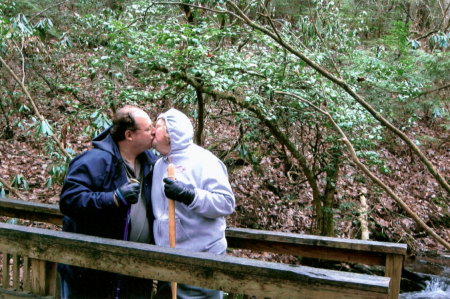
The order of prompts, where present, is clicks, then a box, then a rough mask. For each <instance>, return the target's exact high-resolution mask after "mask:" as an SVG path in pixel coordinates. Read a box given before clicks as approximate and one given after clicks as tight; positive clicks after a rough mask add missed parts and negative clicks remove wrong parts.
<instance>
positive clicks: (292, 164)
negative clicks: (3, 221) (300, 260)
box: [0, 0, 450, 259]
mask: <svg viewBox="0 0 450 299" xmlns="http://www.w3.org/2000/svg"><path fill="white" fill-rule="evenodd" d="M449 6H450V0H431V1H421V0H414V1H396V0H381V1H371V0H340V1H320V0H296V1H288V0H278V1H276V0H273V1H270V0H264V1H247V0H236V1H193V0H192V1H191V0H183V1H180V2H175V1H172V2H169V1H125V0H100V1H94V0H72V1H70V0H66V1H56V2H55V1H50V0H39V1H37V0H17V1H12V0H3V1H1V2H0V58H1V65H0V197H9V198H16V199H24V200H28V201H35V202H42V203H51V204H57V203H58V201H59V192H60V188H61V184H62V181H63V179H64V175H65V172H66V169H67V165H68V162H69V161H70V159H71V158H72V157H74V156H75V155H77V154H79V153H81V152H82V151H84V150H87V149H89V148H90V140H91V139H92V137H93V136H95V135H96V134H98V133H99V132H101V131H102V130H103V129H104V128H106V127H107V126H108V125H109V124H110V119H111V116H112V114H113V112H114V111H115V109H116V108H117V107H120V106H122V105H124V104H134V105H138V106H140V107H142V108H144V109H145V110H146V111H147V112H148V113H149V114H150V116H151V117H152V118H153V119H154V118H155V117H156V116H157V115H158V114H159V113H161V112H163V111H165V110H167V109H168V108H170V107H176V108H178V109H180V110H182V111H184V112H185V113H186V114H188V115H189V116H190V117H191V118H192V120H193V121H194V123H195V142H196V143H197V144H200V145H202V146H204V147H206V148H208V149H209V150H211V151H212V152H213V153H214V154H216V155H217V156H218V157H219V158H220V159H222V160H223V161H224V163H225V164H226V165H227V167H228V171H229V177H230V181H231V184H232V187H233V190H234V192H235V195H236V200H237V208H236V212H235V213H234V214H233V215H232V216H230V217H229V219H228V225H229V226H238V227H250V228H257V229H265V230H272V231H287V232H295V233H311V234H320V235H328V236H337V237H343V238H362V239H367V238H370V239H371V240H378V241H392V242H402V243H407V244H408V250H409V253H411V254H425V253H426V254H430V253H432V254H436V253H442V252H444V251H447V252H448V251H450V247H449V245H448V242H449V240H450V210H449V206H448V203H449V194H450V187H449V183H448V182H449V176H450V167H449V165H450V159H449V156H450V149H449V144H450V136H449V132H450V131H449V130H450V114H449V108H450V107H449V106H450V101H449V94H450V92H449V89H450V80H449V78H450V72H449V69H450V59H449V58H450V52H449V39H450V33H449V27H450V24H449V19H450V7H449ZM14 221H15V220H14ZM35 225H37V224H35ZM237 254H239V253H237ZM241 254H243V255H245V252H242V253H241ZM267 258H268V259H270V258H272V257H271V256H267Z"/></svg>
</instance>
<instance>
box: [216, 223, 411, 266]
mask: <svg viewBox="0 0 450 299" xmlns="http://www.w3.org/2000/svg"><path fill="white" fill-rule="evenodd" d="M225 233H226V238H227V241H228V245H229V247H233V246H236V248H246V249H253V250H260V251H270V252H277V253H284V254H291V255H298V256H306V257H312V258H320V259H325V260H336V261H343V262H352V263H361V264H367V265H381V266H385V265H386V255H388V254H389V255H390V254H394V255H400V256H405V255H406V249H407V245H406V244H399V243H388V242H376V241H364V240H356V239H342V238H332V237H323V236H314V235H303V234H293V233H284V232H272V231H263V230H254V229H248V228H227V230H226V232H225Z"/></svg>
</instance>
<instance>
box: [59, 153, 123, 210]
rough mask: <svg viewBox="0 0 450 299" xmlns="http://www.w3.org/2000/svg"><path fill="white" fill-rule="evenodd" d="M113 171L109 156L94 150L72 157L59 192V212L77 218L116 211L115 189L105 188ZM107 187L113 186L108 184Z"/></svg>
mask: <svg viewBox="0 0 450 299" xmlns="http://www.w3.org/2000/svg"><path fill="white" fill-rule="evenodd" d="M112 168H113V165H112V157H111V156H110V155H102V153H99V151H97V150H95V149H94V150H90V151H87V152H86V153H84V154H82V155H81V156H79V157H77V158H75V159H74V160H73V161H72V162H71V163H70V166H69V170H68V173H67V176H66V179H65V181H64V185H63V188H62V191H61V195H60V202H59V204H60V209H61V212H62V213H63V214H65V215H68V216H71V217H77V216H88V215H91V214H96V213H99V212H100V213H101V212H102V211H106V210H111V209H118V207H117V206H116V204H115V202H114V198H113V191H114V190H108V189H107V188H105V186H106V185H105V182H106V178H107V177H109V176H110V175H111V171H113V170H112ZM108 185H111V186H112V185H113V184H111V183H110V182H108ZM109 188H112V187H109ZM105 190H106V191H105Z"/></svg>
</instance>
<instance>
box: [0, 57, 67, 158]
mask: <svg viewBox="0 0 450 299" xmlns="http://www.w3.org/2000/svg"><path fill="white" fill-rule="evenodd" d="M0 62H1V63H2V64H3V65H4V66H5V68H6V69H7V70H8V72H9V73H10V74H11V76H13V78H14V80H16V81H17V83H19V84H20V87H21V88H22V90H23V92H24V93H25V95H26V96H27V99H28V101H29V102H30V104H31V106H32V107H33V110H34V114H36V116H37V117H38V118H39V119H40V120H41V122H46V120H45V118H44V117H43V116H42V115H41V113H40V112H39V110H38V108H37V106H36V104H35V103H34V100H33V98H31V95H30V93H29V92H28V90H27V88H26V87H25V85H24V84H23V82H21V81H20V79H19V78H18V77H17V75H16V74H15V73H14V72H13V70H12V69H11V68H10V67H9V65H8V64H7V63H6V62H5V61H4V60H3V58H2V57H0ZM51 137H52V139H53V141H55V142H56V144H57V145H58V147H59V149H60V151H61V152H62V153H63V154H64V156H66V157H67V158H71V155H70V154H69V153H68V152H67V151H66V150H65V149H64V146H63V145H62V143H61V141H59V140H58V138H56V135H55V134H52V135H51Z"/></svg>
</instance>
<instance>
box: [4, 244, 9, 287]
mask: <svg viewBox="0 0 450 299" xmlns="http://www.w3.org/2000/svg"><path fill="white" fill-rule="evenodd" d="M2 287H3V288H4V289H9V254H8V253H7V251H3V259H2Z"/></svg>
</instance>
